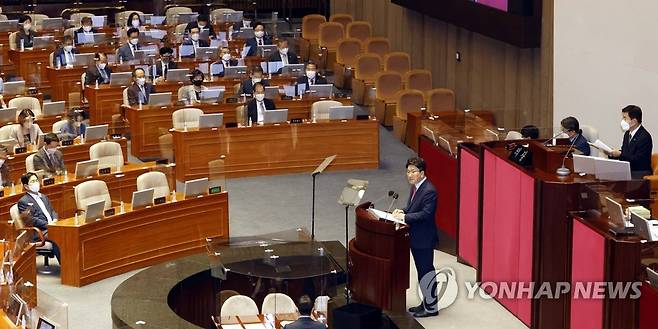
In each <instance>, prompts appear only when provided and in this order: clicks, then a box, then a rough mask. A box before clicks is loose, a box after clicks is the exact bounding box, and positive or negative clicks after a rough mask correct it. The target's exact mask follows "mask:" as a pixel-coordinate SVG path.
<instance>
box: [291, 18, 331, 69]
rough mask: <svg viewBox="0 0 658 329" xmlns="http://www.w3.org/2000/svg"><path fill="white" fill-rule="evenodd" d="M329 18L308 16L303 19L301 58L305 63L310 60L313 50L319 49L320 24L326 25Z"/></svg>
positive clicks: (300, 43) (300, 46) (300, 45)
mask: <svg viewBox="0 0 658 329" xmlns="http://www.w3.org/2000/svg"><path fill="white" fill-rule="evenodd" d="M326 22H327V18H325V17H324V16H322V15H318V14H311V15H306V16H304V18H302V39H301V40H300V42H299V54H298V55H299V56H300V57H301V59H302V61H303V62H306V61H308V59H309V58H310V53H311V49H313V50H314V51H315V50H316V49H317V48H318V40H319V39H320V24H322V23H326Z"/></svg>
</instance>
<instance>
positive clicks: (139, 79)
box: [137, 78, 146, 86]
mask: <svg viewBox="0 0 658 329" xmlns="http://www.w3.org/2000/svg"><path fill="white" fill-rule="evenodd" d="M145 83H146V78H137V84H138V85H140V86H143V85H144V84H145Z"/></svg>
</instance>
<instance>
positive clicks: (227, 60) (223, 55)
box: [213, 47, 238, 77]
mask: <svg viewBox="0 0 658 329" xmlns="http://www.w3.org/2000/svg"><path fill="white" fill-rule="evenodd" d="M219 58H220V60H218V61H216V62H214V63H213V65H221V66H222V67H221V68H220V69H218V70H219V74H213V75H214V76H218V77H223V76H224V70H225V69H226V68H227V67H231V66H238V60H237V59H234V58H233V57H232V56H231V50H230V49H228V47H222V49H220V50H219ZM215 72H216V71H215Z"/></svg>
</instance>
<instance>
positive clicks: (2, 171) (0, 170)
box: [0, 160, 11, 186]
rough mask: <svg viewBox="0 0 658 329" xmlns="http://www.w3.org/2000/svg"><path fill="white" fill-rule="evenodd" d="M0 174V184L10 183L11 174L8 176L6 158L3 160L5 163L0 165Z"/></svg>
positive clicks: (6, 184) (7, 184)
mask: <svg viewBox="0 0 658 329" xmlns="http://www.w3.org/2000/svg"><path fill="white" fill-rule="evenodd" d="M0 176H2V177H1V178H2V179H0V186H9V185H11V176H9V165H8V164H7V160H5V163H3V164H2V166H0Z"/></svg>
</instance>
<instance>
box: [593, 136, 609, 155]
mask: <svg viewBox="0 0 658 329" xmlns="http://www.w3.org/2000/svg"><path fill="white" fill-rule="evenodd" d="M588 143H589V142H588ZM589 145H592V146H594V147H596V148H597V149H599V150H601V151H605V152H612V148H611V147H610V146H608V145H606V144H605V143H604V142H602V141H601V140H600V139H597V140H596V141H595V142H594V143H589Z"/></svg>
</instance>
